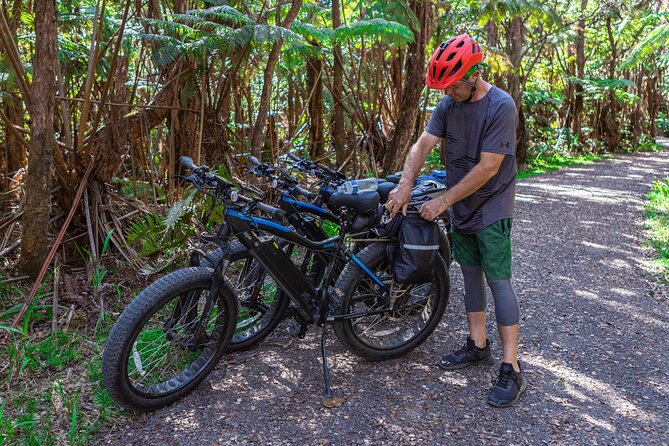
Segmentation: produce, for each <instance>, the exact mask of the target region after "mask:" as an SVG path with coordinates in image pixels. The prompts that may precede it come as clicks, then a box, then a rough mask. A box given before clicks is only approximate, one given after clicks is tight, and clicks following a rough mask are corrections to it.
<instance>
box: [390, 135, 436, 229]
mask: <svg viewBox="0 0 669 446" xmlns="http://www.w3.org/2000/svg"><path fill="white" fill-rule="evenodd" d="M438 142H439V138H438V137H436V136H434V135H430V134H429V133H427V132H423V134H422V135H420V138H418V141H416V143H415V144H414V145H413V146H412V147H411V150H409V154H408V155H407V159H406V161H404V169H403V170H402V177H401V178H400V184H399V185H398V186H397V187H396V188H395V189H393V190H392V191H390V194H388V201H387V202H386V208H387V209H388V211H390V216H391V217H394V216H395V214H397V212H398V211H400V210H401V211H402V213H403V214H404V215H406V212H407V206H408V204H409V197H410V196H411V188H412V187H413V183H414V181H416V177H417V176H418V172H420V168H421V167H423V164H424V163H425V158H427V155H428V154H429V153H430V150H432V148H433V147H434V146H435V145H437V143H438Z"/></svg>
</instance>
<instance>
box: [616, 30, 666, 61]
mask: <svg viewBox="0 0 669 446" xmlns="http://www.w3.org/2000/svg"><path fill="white" fill-rule="evenodd" d="M667 43H669V23H662V24H660V25H658V26H657V27H656V28H655V29H653V30H652V31H651V32H650V33H645V36H644V38H643V40H641V41H640V42H639V43H637V45H636V46H635V47H634V48H633V49H632V51H630V53H629V54H628V55H627V57H626V58H625V59H624V60H623V61H622V62H621V63H620V66H619V68H620V69H623V70H627V69H630V68H632V67H634V66H636V65H639V64H647V63H648V61H649V60H652V59H653V57H652V55H653V53H656V52H658V51H662V50H663V48H665V47H666V45H667ZM664 53H665V54H664V58H665V61H667V60H668V59H669V56H667V54H666V50H665V51H664Z"/></svg>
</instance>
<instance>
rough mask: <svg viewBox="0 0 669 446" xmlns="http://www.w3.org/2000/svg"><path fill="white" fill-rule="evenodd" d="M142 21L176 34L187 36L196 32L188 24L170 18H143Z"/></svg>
mask: <svg viewBox="0 0 669 446" xmlns="http://www.w3.org/2000/svg"><path fill="white" fill-rule="evenodd" d="M143 21H144V22H145V23H147V24H149V25H153V26H155V27H156V28H158V29H162V30H163V31H167V32H169V33H170V34H173V35H176V36H188V35H190V34H195V33H197V31H196V30H195V29H193V28H191V27H190V26H188V25H186V24H184V23H179V22H174V21H172V20H162V19H144V20H143Z"/></svg>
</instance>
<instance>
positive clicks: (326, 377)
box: [321, 324, 332, 398]
mask: <svg viewBox="0 0 669 446" xmlns="http://www.w3.org/2000/svg"><path fill="white" fill-rule="evenodd" d="M329 326H330V324H323V334H322V335H321V354H322V356H323V380H324V381H325V389H323V396H324V397H325V398H332V389H331V388H330V369H329V368H328V357H327V353H326V351H325V344H326V342H327V338H326V335H327V332H328V327H329Z"/></svg>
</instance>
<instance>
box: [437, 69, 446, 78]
mask: <svg viewBox="0 0 669 446" xmlns="http://www.w3.org/2000/svg"><path fill="white" fill-rule="evenodd" d="M444 73H446V68H443V69H442V70H441V71H440V72H439V77H438V78H437V80H438V81H440V80H441V79H442V78H443V77H444Z"/></svg>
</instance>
